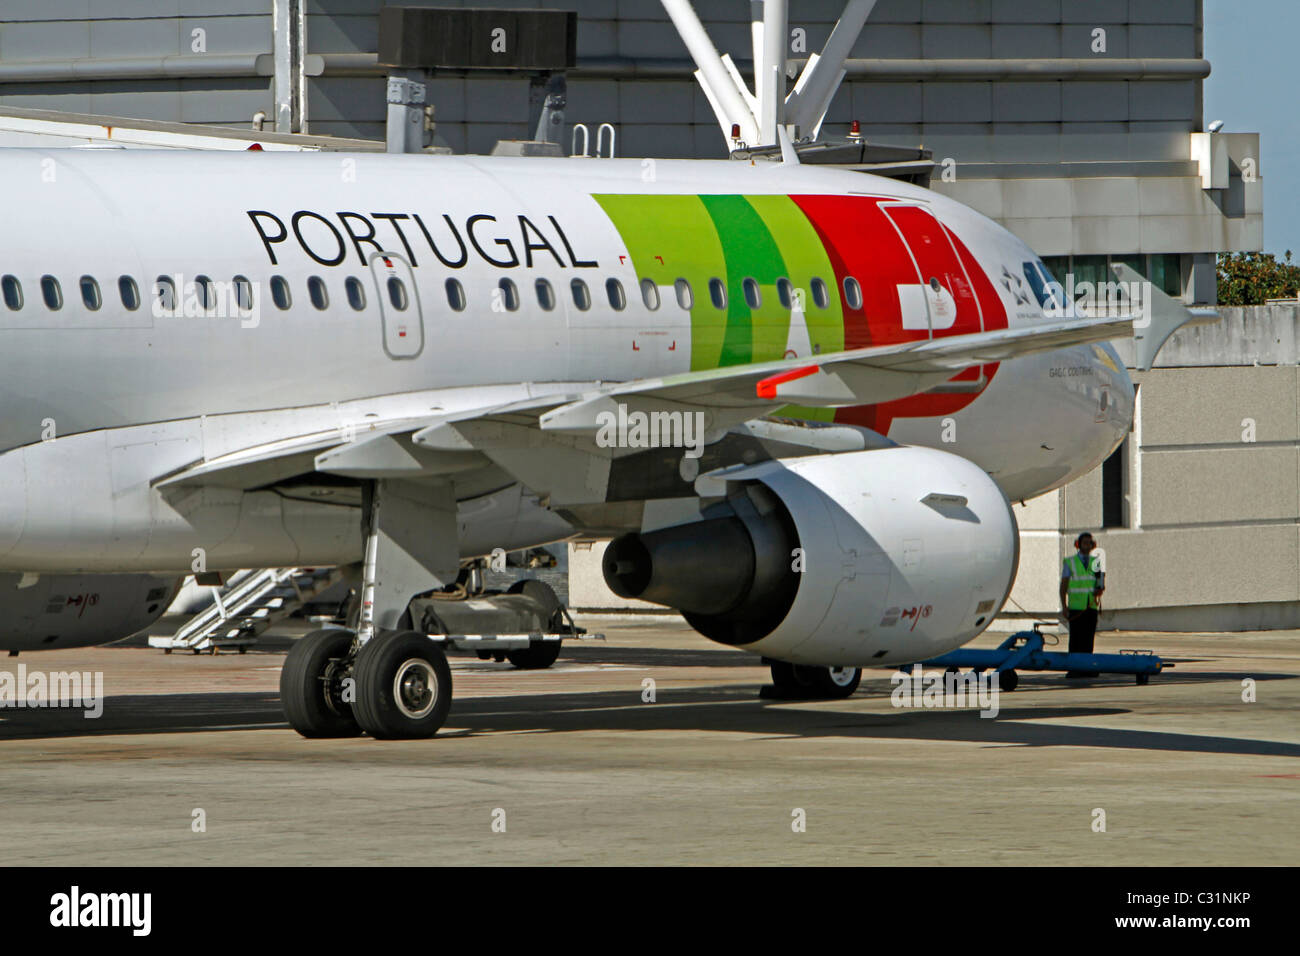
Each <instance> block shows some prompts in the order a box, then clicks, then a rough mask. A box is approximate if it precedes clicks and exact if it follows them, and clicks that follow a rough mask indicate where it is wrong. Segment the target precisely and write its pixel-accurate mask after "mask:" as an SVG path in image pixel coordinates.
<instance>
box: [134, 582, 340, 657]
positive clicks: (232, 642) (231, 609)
mask: <svg viewBox="0 0 1300 956" xmlns="http://www.w3.org/2000/svg"><path fill="white" fill-rule="evenodd" d="M341 577H342V572H341V571H340V570H339V569H338V568H263V569H261V570H251V571H240V572H239V573H237V574H236V575H235V576H234V577H232V578H231V579H230V580H229V581H228V582H227V583H226V584H225V585H223V586H221V587H214V588H212V604H211V605H210V606H209V607H207V608H206V609H204V610H203V611H201V612H199V613H198V614H196V615H194V617H192V618H190V620H189V621H187V622H186V624H185V626H184V627H182V628H181V629H180V630H179V631H177V632H176V633H175V634H173V635H170V636H167V635H161V636H156V637H150V638H149V646H150V647H161V648H162V649H163V651H164V652H166V653H168V654H170V653H171V652H172V651H174V650H189V651H193V652H194V653H195V654H198V653H201V652H203V651H208V652H209V653H212V654H215V653H217V651H218V649H220V648H224V647H234V648H238V649H239V652H240V653H241V654H242V653H244V651H246V650H247V649H248V646H249V645H250V644H255V643H256V642H257V637H258V635H259V634H261V633H262V632H263V631H265V630H266V629H267V628H268V627H270V626H271V625H272V624H274V623H276V622H277V621H281V620H283V619H284V618H286V617H288V616H289V615H290V614H292V613H293V612H294V611H296V610H298V609H299V608H301V607H302V606H303V605H304V604H305V603H306V602H307V601H309V600H310V599H311V598H312V597H314V596H316V595H318V594H320V593H322V592H323V591H325V590H326V589H327V588H329V587H331V586H333V585H334V584H335V583H336V582H338V581H339V580H340V578H341Z"/></svg>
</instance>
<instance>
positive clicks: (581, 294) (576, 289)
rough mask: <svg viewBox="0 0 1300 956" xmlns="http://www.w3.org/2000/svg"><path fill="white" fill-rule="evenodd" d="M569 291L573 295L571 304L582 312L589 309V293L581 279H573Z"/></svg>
mask: <svg viewBox="0 0 1300 956" xmlns="http://www.w3.org/2000/svg"><path fill="white" fill-rule="evenodd" d="M569 290H570V291H571V292H572V293H573V304H574V305H576V306H577V307H578V308H579V309H581V310H582V311H583V312H586V311H587V310H588V309H590V308H591V291H590V290H589V289H588V288H587V283H586V282H584V281H583V280H582V279H574V280H573V281H572V282H570V283H569Z"/></svg>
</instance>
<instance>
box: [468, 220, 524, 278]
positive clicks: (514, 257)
mask: <svg viewBox="0 0 1300 956" xmlns="http://www.w3.org/2000/svg"><path fill="white" fill-rule="evenodd" d="M485 219H486V220H488V221H489V222H496V221H497V217H496V216H485V215H483V214H482V213H480V214H479V215H477V216H470V217H469V219H467V220H466V221H465V231H466V232H468V233H469V241H470V242H472V243H473V244H474V249H475V251H476V252H477V253H478V254H479V255H480V256H482V257H483V258H484V259H486V260H487V261H488V262H490V263H492V264H493V265H494V266H500V267H501V268H502V269H513V268H514V267H515V266H517V265H519V255H518V253H516V252H515V246H514V243H512V242H511V241H510V240H509V239H501V238H497V239H493V240H492V241H493V242H495V243H496V244H497V245H498V246H505V247H506V248H507V249H509V250H510V259H509V261H506V260H502V259H493V258H492V257H491V256H490V255H488V254H487V253H486V252H484V251H483V247H482V246H480V245H479V244H478V239H477V237H475V235H474V227H475V226H476V225H477V224H478V223H480V222H482V221H483V220H485Z"/></svg>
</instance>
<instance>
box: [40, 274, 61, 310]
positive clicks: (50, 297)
mask: <svg viewBox="0 0 1300 956" xmlns="http://www.w3.org/2000/svg"><path fill="white" fill-rule="evenodd" d="M41 296H42V298H44V299H45V307H46V308H47V309H49V310H50V311H51V312H57V311H59V309H61V308H63V290H62V289H60V288H59V280H58V279H56V278H54V276H41Z"/></svg>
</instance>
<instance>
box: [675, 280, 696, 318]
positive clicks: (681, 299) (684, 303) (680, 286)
mask: <svg viewBox="0 0 1300 956" xmlns="http://www.w3.org/2000/svg"><path fill="white" fill-rule="evenodd" d="M673 289H674V290H675V291H676V292H677V304H678V305H679V306H681V308H683V309H686V310H687V311H688V312H689V311H690V308H691V306H693V305H694V304H695V295H694V293H692V292H691V284H690V283H689V282H687V281H686V280H685V279H678V280H677V281H676V282H674V283H673Z"/></svg>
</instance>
